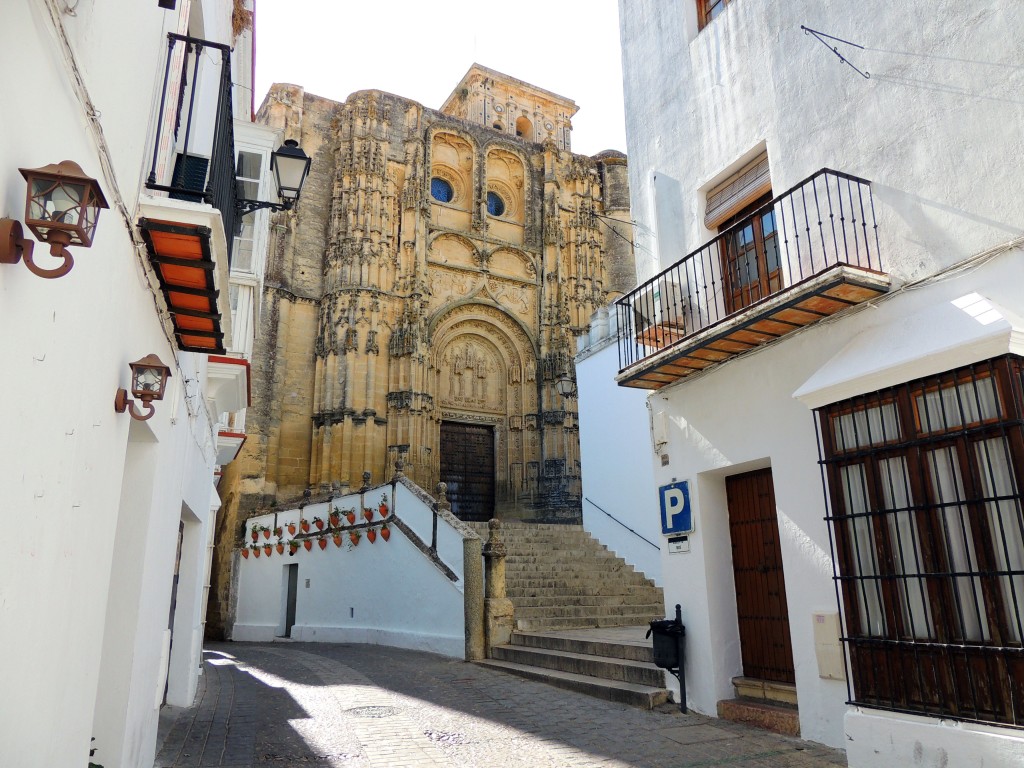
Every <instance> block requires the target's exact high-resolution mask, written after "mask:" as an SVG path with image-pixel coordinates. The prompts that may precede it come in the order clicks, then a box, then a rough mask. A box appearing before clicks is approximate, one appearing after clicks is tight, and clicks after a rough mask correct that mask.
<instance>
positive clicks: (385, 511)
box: [377, 503, 388, 517]
mask: <svg viewBox="0 0 1024 768" xmlns="http://www.w3.org/2000/svg"><path fill="white" fill-rule="evenodd" d="M377 512H378V514H380V516H381V517H387V516H388V505H387V504H383V503H382V504H381V505H380V506H379V507H377Z"/></svg>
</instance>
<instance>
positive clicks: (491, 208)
mask: <svg viewBox="0 0 1024 768" xmlns="http://www.w3.org/2000/svg"><path fill="white" fill-rule="evenodd" d="M487 212H488V213H489V214H491V216H502V215H503V214H504V213H505V201H504V200H502V199H501V197H500V196H499V195H498V194H497V193H496V192H488V193H487Z"/></svg>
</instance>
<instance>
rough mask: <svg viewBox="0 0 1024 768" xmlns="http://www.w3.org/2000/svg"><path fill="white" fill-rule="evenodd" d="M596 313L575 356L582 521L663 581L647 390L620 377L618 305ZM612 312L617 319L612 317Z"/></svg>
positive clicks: (620, 553) (622, 554) (626, 557)
mask: <svg viewBox="0 0 1024 768" xmlns="http://www.w3.org/2000/svg"><path fill="white" fill-rule="evenodd" d="M598 314H599V315H601V317H600V321H598V320H597V318H595V319H593V320H592V321H591V326H592V329H593V330H592V332H591V335H590V338H588V339H587V344H586V346H585V347H584V348H583V349H582V350H581V351H580V353H579V354H578V355H577V356H576V381H577V388H578V390H579V402H578V404H577V405H578V411H579V421H580V461H581V463H582V465H583V527H584V528H585V529H586V530H587V532H588V533H590V534H591V535H592V536H594V537H595V538H596V539H597V540H598V541H600V542H601V543H602V544H604V545H605V546H606V547H608V548H609V549H611V550H613V551H614V552H615V554H617V555H618V556H619V557H621V558H622V559H623V560H625V561H626V562H627V563H629V564H630V565H632V566H633V567H634V568H636V569H637V570H638V571H641V572H643V574H644V575H645V576H647V578H649V579H652V580H653V581H654V582H655V583H656V584H658V585H659V586H660V585H661V551H660V550H659V549H656V547H662V548H664V537H663V536H662V535H661V519H660V512H659V507H658V497H657V494H656V493H655V489H654V468H653V465H652V463H651V462H652V456H653V455H654V454H653V446H652V444H651V434H650V430H649V429H648V421H649V419H648V411H647V397H646V393H645V392H642V391H640V390H635V389H627V388H625V387H619V386H617V385H616V384H615V374H616V373H618V368H619V357H618V349H617V348H616V345H615V334H616V328H615V324H614V314H615V309H614V306H613V307H611V308H610V309H606V310H605V311H604V312H603V313H602V312H599V313H598ZM609 315H611V319H612V321H613V322H612V323H611V324H609V323H608V322H606V318H607V317H608V316H609ZM599 507H600V509H599ZM602 509H603V510H605V511H604V512H603V511H601V510H602ZM605 512H607V513H608V514H605ZM609 514H610V515H614V516H615V518H617V519H618V520H619V521H620V522H615V520H612V519H611V518H610V517H609V516H608V515H609ZM620 523H621V524H620ZM626 526H628V528H631V529H633V531H635V533H631V532H630V531H629V530H627V528H626ZM638 534H639V535H638ZM641 537H643V538H641ZM644 539H646V541H645V540H644Z"/></svg>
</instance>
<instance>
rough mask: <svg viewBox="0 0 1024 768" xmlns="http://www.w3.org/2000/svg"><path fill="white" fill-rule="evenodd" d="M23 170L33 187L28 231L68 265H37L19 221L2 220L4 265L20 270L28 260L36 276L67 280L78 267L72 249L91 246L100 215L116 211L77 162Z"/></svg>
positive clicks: (0, 239)
mask: <svg viewBox="0 0 1024 768" xmlns="http://www.w3.org/2000/svg"><path fill="white" fill-rule="evenodd" d="M18 170H19V171H21V175H22V176H24V177H25V181H26V182H28V191H27V193H26V195H25V226H26V227H28V228H29V229H30V230H31V231H32V234H34V235H35V236H36V237H37V238H38V239H39V240H40V241H41V242H44V243H49V245H50V255H51V256H55V257H58V258H62V259H64V263H63V264H61V265H60V266H59V267H55V268H54V269H44V268H43V267H40V266H38V265H36V263H35V262H34V261H33V260H32V250H33V248H34V246H35V243H33V242H32V241H31V240H29V239H27V238H26V237H24V234H23V232H22V228H21V223H20V222H18V221H16V220H14V219H0V263H4V264H17V263H18V262H19V261H21V259H22V257H24V258H25V266H26V267H28V268H29V270H30V271H31V272H32V274H34V275H38V276H39V277H45V278H48V279H52V278H55V277H63V276H64V275H66V274H67V273H68V272H70V271H71V267H73V266H74V264H75V262H74V259H73V258H72V257H71V253H70V252H69V251H68V249H67V246H69V245H80V246H82V247H83V248H88V247H89V246H91V245H92V240H93V236H94V235H95V233H96V222H97V221H98V220H99V216H100V209H101V208H109V207H110V206H109V205H107V201H106V200H105V199H104V197H103V192H102V191H101V190H100V185H99V184H98V183H97V182H96V179H93V178H90V177H89V176H86V175H85V173H83V171H82V169H81V167H79V165H78V163H75V162H72V161H71V160H64V161H63V162H60V163H51V164H50V165H45V166H43V167H42V168H19V169H18Z"/></svg>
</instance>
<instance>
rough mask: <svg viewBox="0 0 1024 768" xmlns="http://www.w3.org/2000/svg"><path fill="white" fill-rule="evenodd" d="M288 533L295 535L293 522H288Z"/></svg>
mask: <svg viewBox="0 0 1024 768" xmlns="http://www.w3.org/2000/svg"><path fill="white" fill-rule="evenodd" d="M288 533H290V534H291V535H292V536H294V535H295V523H288Z"/></svg>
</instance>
